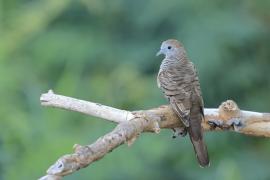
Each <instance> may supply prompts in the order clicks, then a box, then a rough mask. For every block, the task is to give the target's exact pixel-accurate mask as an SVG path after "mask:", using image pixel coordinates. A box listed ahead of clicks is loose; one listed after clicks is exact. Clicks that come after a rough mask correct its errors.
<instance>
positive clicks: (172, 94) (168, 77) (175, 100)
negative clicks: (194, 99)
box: [158, 70, 191, 127]
mask: <svg viewBox="0 0 270 180" xmlns="http://www.w3.org/2000/svg"><path fill="white" fill-rule="evenodd" d="M158 84H159V85H160V88H161V90H162V91H163V93H164V94H165V97H166V98H167V99H168V100H169V102H170V104H171V106H172V108H173V110H174V111H175V112H176V114H177V115H178V116H179V117H180V118H181V120H182V122H183V124H184V125H185V126H186V127H189V119H190V117H189V116H190V108H191V100H190V97H191V90H190V88H191V87H190V83H185V79H184V78H183V77H181V76H179V74H178V73H177V72H173V70H163V71H161V72H159V75H158Z"/></svg>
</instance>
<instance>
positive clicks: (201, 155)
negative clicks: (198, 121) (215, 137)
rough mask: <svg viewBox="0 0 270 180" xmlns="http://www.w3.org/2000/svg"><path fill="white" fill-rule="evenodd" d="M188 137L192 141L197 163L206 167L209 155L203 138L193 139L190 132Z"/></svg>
mask: <svg viewBox="0 0 270 180" xmlns="http://www.w3.org/2000/svg"><path fill="white" fill-rule="evenodd" d="M189 129H190V128H189ZM189 137H190V140H191V142H192V145H193V148H194V151H195V154H196V157H197V160H198V163H199V164H200V166H201V167H208V166H209V165H210V162H209V156H208V152H207V147H206V145H205V143H204V141H203V138H200V139H194V138H193V136H191V135H190V133H189Z"/></svg>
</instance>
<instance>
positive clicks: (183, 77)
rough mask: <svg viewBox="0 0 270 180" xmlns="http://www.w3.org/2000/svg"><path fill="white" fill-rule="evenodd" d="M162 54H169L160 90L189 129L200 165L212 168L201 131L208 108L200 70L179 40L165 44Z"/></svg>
mask: <svg viewBox="0 0 270 180" xmlns="http://www.w3.org/2000/svg"><path fill="white" fill-rule="evenodd" d="M159 54H165V59H164V60H163V61H162V63H161V65H160V70H159V73H158V77H157V83H158V86H159V87H160V88H161V90H162V91H163V93H164V95H165V97H166V98H167V99H168V101H169V102H170V104H171V106H172V108H173V110H174V111H175V113H176V114H177V115H178V116H179V118H180V119H181V120H182V122H183V124H184V125H185V126H186V128H187V131H188V133H189V136H190V139H191V142H192V144H193V147H194V150H195V153H196V156H197V159H198V162H199V164H200V165H201V166H202V167H205V166H208V165H209V157H208V152H207V148H206V145H205V143H204V141H203V131H202V127H201V121H202V119H203V117H204V114H203V107H204V106H203V99H202V95H201V89H200V83H199V79H198V75H197V73H196V69H195V67H194V65H193V63H192V62H190V61H189V60H188V58H187V56H186V52H185V49H184V47H183V46H182V44H181V43H179V42H178V41H177V40H173V39H170V40H167V41H164V42H163V43H162V45H161V49H160V52H159V53H158V55H159Z"/></svg>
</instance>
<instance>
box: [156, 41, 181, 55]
mask: <svg viewBox="0 0 270 180" xmlns="http://www.w3.org/2000/svg"><path fill="white" fill-rule="evenodd" d="M183 53H185V49H184V47H183V45H182V44H181V43H180V42H179V41H177V40H176V39H168V40H166V41H163V42H162V44H161V47H160V50H159V52H158V53H157V54H156V55H157V56H159V55H161V54H164V55H165V57H166V58H169V57H178V56H180V55H181V54H183Z"/></svg>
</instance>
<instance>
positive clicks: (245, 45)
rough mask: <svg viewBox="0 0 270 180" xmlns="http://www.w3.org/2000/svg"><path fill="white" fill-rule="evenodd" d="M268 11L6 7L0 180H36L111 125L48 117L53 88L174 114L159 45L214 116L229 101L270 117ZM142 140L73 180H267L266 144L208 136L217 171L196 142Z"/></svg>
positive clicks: (267, 5)
mask: <svg viewBox="0 0 270 180" xmlns="http://www.w3.org/2000/svg"><path fill="white" fill-rule="evenodd" d="M269 9H270V1H267V0H261V1H254V0H246V1H234V0H228V1H223V0H207V1H195V0H186V1H184V0H181V1H180V0H167V1H164V0H155V1H154V0H148V1H144V0H137V1H134V0H133V1H132V0H114V1H112V0H111V1H106V0H76V1H75V0H74V1H72V0H0V97H1V100H0V179H1V180H2V179H3V180H13V179H25V180H28V179H37V178H38V177H41V176H43V175H44V174H45V171H46V169H47V168H48V167H49V165H51V164H53V163H54V162H55V161H56V160H57V159H58V157H59V156H61V155H63V154H66V153H71V152H72V146H73V144H75V143H78V144H82V145H84V144H89V143H92V142H94V141H95V140H96V139H97V138H98V137H99V136H102V135H104V134H105V133H107V132H109V131H111V130H112V129H113V128H114V127H115V124H112V123H108V122H107V121H104V120H101V119H97V118H93V117H89V116H85V115H82V114H79V113H75V112H68V111H64V110H60V109H52V108H45V107H41V105H40V102H39V97H40V95H41V93H44V92H46V91H47V90H48V89H53V90H54V91H55V92H56V93H59V94H63V95H67V96H72V97H76V98H80V99H85V100H91V101H94V102H98V103H102V104H105V105H110V106H114V107H117V108H122V109H128V110H138V109H148V108H152V107H157V106H159V105H161V104H165V103H167V102H166V101H165V99H164V98H163V95H162V93H161V91H160V90H159V89H158V88H157V86H156V75H157V72H158V69H159V65H160V62H161V58H160V57H159V58H158V57H155V54H156V52H157V50H158V49H159V47H160V43H161V42H162V41H163V40H165V39H168V38H176V39H179V40H181V41H182V42H183V44H184V45H185V47H186V49H187V51H188V54H189V57H190V59H192V61H193V62H194V63H195V65H196V66H197V69H198V71H199V76H200V81H201V86H202V91H203V95H204V100H205V106H206V107H217V106H218V105H219V104H220V103H221V102H222V101H224V100H227V99H233V100H235V101H236V102H237V103H238V104H239V106H240V108H242V109H246V110H253V111H260V112H270V93H269V89H270V77H269V74H270V72H269V70H270V61H269V60H270V11H269ZM171 135H172V132H171V131H168V130H163V131H162V132H161V133H160V134H158V135H156V134H143V135H142V136H141V137H140V138H139V139H138V140H137V141H136V142H135V144H134V145H133V146H132V147H131V148H129V147H127V146H126V145H123V146H121V147H119V148H117V149H116V150H114V151H113V153H110V154H109V155H107V156H106V157H105V158H103V159H102V160H100V161H98V162H96V163H94V164H92V165H91V166H89V167H87V168H85V169H82V170H80V171H79V172H77V173H74V174H73V175H71V176H67V177H66V178H65V179H67V180H72V179H97V180H109V179H110V180H111V179H113V180H119V179H131V180H135V179H145V180H147V179H183V180H185V179H201V180H208V179H221V180H253V179H256V180H269V179H270V171H269V167H270V154H269V151H270V142H269V140H268V139H265V138H255V137H248V136H244V135H241V134H236V133H230V132H220V133H207V134H206V138H205V139H206V142H207V144H208V149H209V153H210V156H211V167H210V168H207V169H201V168H199V166H198V165H197V162H196V160H195V156H194V153H193V149H192V146H191V144H190V142H189V139H188V138H182V139H172V138H171Z"/></svg>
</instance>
